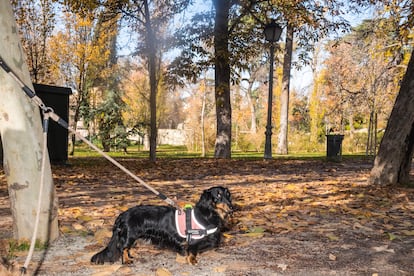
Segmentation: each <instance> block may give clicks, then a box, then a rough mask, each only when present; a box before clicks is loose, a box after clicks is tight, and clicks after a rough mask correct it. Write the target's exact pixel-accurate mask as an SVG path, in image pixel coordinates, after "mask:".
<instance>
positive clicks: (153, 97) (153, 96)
mask: <svg viewBox="0 0 414 276" xmlns="http://www.w3.org/2000/svg"><path fill="white" fill-rule="evenodd" d="M148 5H149V4H148V1H147V0H145V1H144V9H145V11H144V12H145V29H146V32H147V34H146V35H147V37H146V43H147V46H148V48H147V51H148V52H147V57H148V72H149V81H150V116H151V118H150V137H149V140H150V151H149V153H150V157H149V159H150V161H152V162H155V161H156V158H157V156H156V154H157V132H158V131H157V130H158V129H157V92H158V87H157V68H156V65H157V48H156V43H155V36H154V31H153V29H152V26H151V18H150V12H149V6H148Z"/></svg>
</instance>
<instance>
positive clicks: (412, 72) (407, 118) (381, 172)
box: [368, 53, 414, 185]
mask: <svg viewBox="0 0 414 276" xmlns="http://www.w3.org/2000/svg"><path fill="white" fill-rule="evenodd" d="M413 149H414V53H413V54H412V55H411V59H410V61H409V63H408V66H407V71H406V73H405V76H404V78H403V80H402V83H401V87H400V91H399V93H398V96H397V98H396V100H395V103H394V107H393V109H392V112H391V115H390V118H389V120H388V124H387V127H386V129H385V133H384V137H383V138H382V141H381V144H380V147H379V150H378V154H377V156H376V158H375V161H374V167H373V168H372V170H371V174H370V177H369V179H368V183H370V184H375V185H394V184H408V183H409V176H410V170H411V162H412V158H413Z"/></svg>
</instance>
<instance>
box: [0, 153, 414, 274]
mask: <svg viewBox="0 0 414 276" xmlns="http://www.w3.org/2000/svg"><path fill="white" fill-rule="evenodd" d="M119 161H120V162H121V163H122V164H123V165H125V166H126V167H127V168H128V169H130V170H131V171H133V172H134V173H135V174H137V175H138V176H139V177H141V178H142V179H143V180H144V181H146V182H147V183H148V184H150V185H152V186H153V187H154V188H155V189H157V190H159V191H160V192H162V193H164V194H166V195H167V196H168V197H170V198H174V199H176V200H178V201H179V202H180V204H181V203H183V204H184V203H186V202H189V203H195V202H196V201H197V200H198V198H199V196H200V194H201V192H202V190H204V189H206V188H208V187H211V186H216V185H223V186H226V187H228V188H229V189H230V190H231V192H232V195H233V202H234V204H235V206H236V212H235V214H234V216H233V218H232V222H231V227H230V229H229V231H228V232H226V233H225V235H224V237H225V239H224V240H225V246H227V247H230V248H244V247H248V246H250V245H252V244H255V243H256V241H259V242H260V241H262V240H265V239H266V240H267V241H268V240H269V239H270V240H271V238H272V237H278V238H280V237H286V238H287V239H291V241H295V242H297V241H312V240H317V241H321V242H322V243H324V244H325V246H326V249H330V250H333V251H330V252H329V251H327V252H326V254H325V256H320V258H321V260H317V261H316V260H315V259H307V257H305V256H306V254H305V252H303V254H302V255H298V256H296V257H295V255H294V254H293V255H292V254H291V255H289V256H286V260H277V261H276V260H275V263H274V264H273V266H274V269H275V271H279V272H284V271H288V270H289V269H291V268H292V265H302V266H306V264H307V263H309V264H312V265H318V264H319V265H327V264H326V262H328V263H329V266H330V267H331V268H332V267H335V265H336V266H338V267H339V266H340V265H342V266H343V265H345V266H346V265H347V264H346V263H345V264H344V263H341V262H345V261H346V254H348V253H349V251H352V250H354V251H355V252H353V254H358V252H357V250H356V249H357V248H358V246H361V244H362V243H364V244H367V245H368V250H369V252H371V253H372V254H393V255H397V254H402V253H401V252H403V254H405V255H404V256H406V258H400V259H399V258H398V256H397V257H395V258H392V261H393V262H395V264H396V266H397V267H398V266H399V267H400V268H401V271H413V270H410V267H411V263H406V262H408V261H407V260H408V259H409V258H411V256H413V257H414V252H413V249H412V248H413V247H414V230H413V225H414V190H412V189H411V190H410V189H407V188H401V187H373V186H368V185H367V184H366V178H367V176H368V172H369V169H370V164H369V161H364V160H353V161H344V162H342V163H329V162H325V161H317V160H309V161H302V160H301V161H299V160H272V161H269V160H267V161H262V160H220V159H181V160H172V159H169V160H159V161H157V162H156V163H151V162H149V161H146V160H134V159H127V158H125V159H119ZM53 175H54V181H55V184H56V186H57V191H58V196H59V204H60V209H59V217H60V219H59V220H60V228H61V231H62V232H63V233H65V234H68V233H69V234H74V235H83V234H95V239H96V242H97V243H99V244H103V243H104V241H105V240H107V239H108V236H109V234H110V230H111V227H112V224H113V222H114V220H115V218H116V216H117V215H118V214H119V213H121V212H122V211H125V210H126V209H128V208H129V207H132V206H134V205H138V204H157V205H160V204H165V203H164V202H163V201H161V200H160V199H159V198H157V197H156V196H155V195H154V194H153V193H151V192H150V191H148V190H147V189H145V187H143V186H141V185H140V184H138V183H136V182H135V181H134V180H133V179H131V178H130V177H129V176H127V175H125V174H124V173H123V172H121V171H120V170H118V169H117V168H115V167H112V166H111V165H110V164H108V162H107V161H105V160H103V159H99V158H94V159H92V158H74V159H71V160H70V161H69V165H68V166H54V167H53ZM2 181H3V183H4V178H3V179H2ZM3 187H5V184H3ZM0 196H1V198H0V200H1V201H5V200H7V196H6V194H5V192H4V191H3V192H2V193H1V194H0ZM2 206H3V205H2ZM0 212H1V213H2V214H4V213H7V210H0ZM9 227H11V225H10V226H9ZM9 229H10V228H9ZM108 233H109V234H108ZM292 246H293V242H292ZM251 250H252V253H257V254H259V255H260V254H264V255H262V257H263V258H271V256H274V253H275V252H269V254H267V253H266V252H261V253H260V252H256V251H260V250H264V249H260V248H252V249H251ZM275 250H283V249H276V248H275ZM302 250H304V249H303V248H297V254H300V252H301V251H302ZM312 250H315V253H314V252H312V254H310V255H311V256H314V257H313V258H315V256H316V255H315V254H316V252H317V249H312ZM320 250H324V249H320ZM236 251H237V250H236ZM307 253H308V255H309V252H307ZM266 254H267V255H266ZM272 254H273V255H272ZM364 254H366V251H364ZM359 257H360V258H361V260H362V259H364V258H365V259H367V258H368V257H367V256H362V254H361V256H359ZM246 258H251V259H252V260H253V256H251V254H250V255H249V254H247V255H246ZM295 258H296V259H295ZM308 258H309V257H308ZM254 260H256V261H258V260H257V258H256V257H255V259H254ZM259 260H260V258H259ZM260 261H262V262H265V261H266V262H267V261H268V260H260ZM289 262H290V263H289ZM399 262H400V263H399ZM348 265H349V266H350V269H351V268H352V269H354V270H356V269H357V268H355V267H354V265H353V264H351V263H349V264H348ZM266 266H272V264H269V263H266ZM216 269H217V270H228V269H229V268H228V267H225V266H217V267H216ZM157 271H158V270H157ZM157 273H158V272H157ZM168 273H169V271H168V270H167V271H162V270H160V272H159V275H168Z"/></svg>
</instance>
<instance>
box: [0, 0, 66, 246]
mask: <svg viewBox="0 0 414 276" xmlns="http://www.w3.org/2000/svg"><path fill="white" fill-rule="evenodd" d="M0 14H1V17H0V41H1V42H2V43H0V55H1V57H2V58H3V60H4V61H5V62H6V63H7V64H8V65H9V67H10V68H11V70H13V72H15V74H16V75H17V76H19V78H20V79H21V80H22V81H23V82H24V83H25V84H26V85H27V86H28V87H29V88H31V89H33V86H32V83H31V80H30V74H29V70H28V67H27V65H26V63H25V61H24V56H23V50H22V47H21V44H20V41H19V35H18V32H17V26H16V22H15V19H14V16H13V12H12V8H11V5H10V2H9V1H8V0H0ZM0 90H1V95H2V99H1V101H0V133H1V138H2V143H3V168H4V172H5V174H6V178H7V184H8V190H9V197H10V203H11V213H12V217H13V235H14V238H16V239H29V240H30V239H31V237H32V234H33V230H34V223H35V217H36V212H37V205H38V195H39V188H40V175H41V162H42V158H47V162H46V170H45V178H44V179H45V183H44V189H43V198H42V201H41V212H40V221H39V228H38V235H37V238H38V239H39V240H40V241H41V242H47V241H53V240H54V239H56V238H57V237H58V235H59V231H58V220H57V219H58V217H57V213H58V212H57V211H58V204H57V197H56V194H55V189H54V186H53V181H52V173H51V168H50V163H49V156H48V153H47V151H46V154H45V155H44V156H43V153H42V144H43V135H42V124H41V120H40V115H39V108H38V107H37V106H36V105H35V104H34V103H33V102H32V101H31V100H30V99H29V98H28V97H27V96H26V95H25V93H24V92H23V91H22V89H21V87H20V85H19V84H18V83H17V82H16V81H15V80H14V79H13V78H12V77H11V76H10V75H9V74H7V73H6V72H5V71H4V70H3V69H1V68H0ZM33 91H34V90H33Z"/></svg>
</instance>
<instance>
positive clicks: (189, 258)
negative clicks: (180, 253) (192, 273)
mask: <svg viewBox="0 0 414 276" xmlns="http://www.w3.org/2000/svg"><path fill="white" fill-rule="evenodd" d="M187 262H188V263H189V264H190V265H196V264H197V259H196V256H195V255H194V254H192V253H188V256H187Z"/></svg>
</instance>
